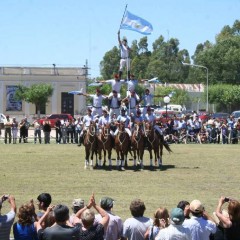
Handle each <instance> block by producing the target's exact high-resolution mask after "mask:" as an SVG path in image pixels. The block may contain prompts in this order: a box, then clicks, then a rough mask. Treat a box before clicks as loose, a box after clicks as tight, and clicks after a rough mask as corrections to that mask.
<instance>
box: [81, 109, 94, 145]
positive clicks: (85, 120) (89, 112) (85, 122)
mask: <svg viewBox="0 0 240 240" xmlns="http://www.w3.org/2000/svg"><path fill="white" fill-rule="evenodd" d="M93 120H94V118H93V115H92V109H91V108H88V110H87V115H85V116H84V117H83V120H82V123H83V130H82V131H81V133H80V144H79V145H81V143H83V133H84V132H86V131H87V129H88V128H89V126H90V124H91V121H93Z"/></svg>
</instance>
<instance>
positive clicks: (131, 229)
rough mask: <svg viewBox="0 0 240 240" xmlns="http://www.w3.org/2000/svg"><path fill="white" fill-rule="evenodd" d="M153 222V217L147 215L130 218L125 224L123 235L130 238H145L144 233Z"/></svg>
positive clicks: (136, 239) (135, 239)
mask: <svg viewBox="0 0 240 240" xmlns="http://www.w3.org/2000/svg"><path fill="white" fill-rule="evenodd" d="M152 222H153V221H152V219H150V218H147V217H136V218H134V217H132V218H128V219H127V220H126V221H125V222H124V224H123V234H122V235H123V237H125V238H127V239H128V240H144V234H145V233H146V231H147V229H148V228H149V227H150V226H151V225H152Z"/></svg>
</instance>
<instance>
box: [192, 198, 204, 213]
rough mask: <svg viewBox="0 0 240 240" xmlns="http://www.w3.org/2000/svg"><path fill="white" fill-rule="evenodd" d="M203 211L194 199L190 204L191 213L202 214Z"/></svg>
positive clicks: (201, 206) (199, 203) (200, 204)
mask: <svg viewBox="0 0 240 240" xmlns="http://www.w3.org/2000/svg"><path fill="white" fill-rule="evenodd" d="M203 209H204V208H203V205H202V203H201V202H200V201H199V200H196V199H195V200H193V201H192V202H191V203H190V210H191V212H194V213H200V212H203Z"/></svg>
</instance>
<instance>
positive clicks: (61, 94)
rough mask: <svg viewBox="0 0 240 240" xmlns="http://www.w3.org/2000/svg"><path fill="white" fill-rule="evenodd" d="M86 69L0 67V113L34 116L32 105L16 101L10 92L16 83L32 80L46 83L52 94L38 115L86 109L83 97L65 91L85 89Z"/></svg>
mask: <svg viewBox="0 0 240 240" xmlns="http://www.w3.org/2000/svg"><path fill="white" fill-rule="evenodd" d="M87 70H88V69H87V68H67V67H63V68H57V67H56V66H55V65H54V64H53V67H52V68H51V67H48V68H47V67H0V113H4V114H5V115H10V116H15V117H17V118H22V117H24V116H27V117H29V118H31V117H35V116H36V114H37V112H36V107H35V105H34V104H31V103H27V102H24V101H16V99H15V98H14V94H15V91H16V89H17V88H18V86H19V85H24V86H31V85H32V84H36V83H49V84H52V86H53V89H54V91H53V95H52V97H50V98H49V102H48V103H47V104H46V106H42V109H41V115H48V114H51V113H70V114H72V115H73V116H74V115H79V114H81V113H82V112H83V111H84V109H85V108H86V99H85V97H83V96H78V95H72V94H68V92H69V91H74V90H80V89H83V92H86V79H87V78H86V77H87Z"/></svg>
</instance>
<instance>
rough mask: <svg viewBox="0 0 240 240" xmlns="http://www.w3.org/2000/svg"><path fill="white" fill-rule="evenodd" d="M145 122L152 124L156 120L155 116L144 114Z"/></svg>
mask: <svg viewBox="0 0 240 240" xmlns="http://www.w3.org/2000/svg"><path fill="white" fill-rule="evenodd" d="M145 120H146V121H148V122H149V123H153V122H154V121H155V120H156V116H155V115H153V114H150V115H149V114H148V113H147V114H146V115H145Z"/></svg>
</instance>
